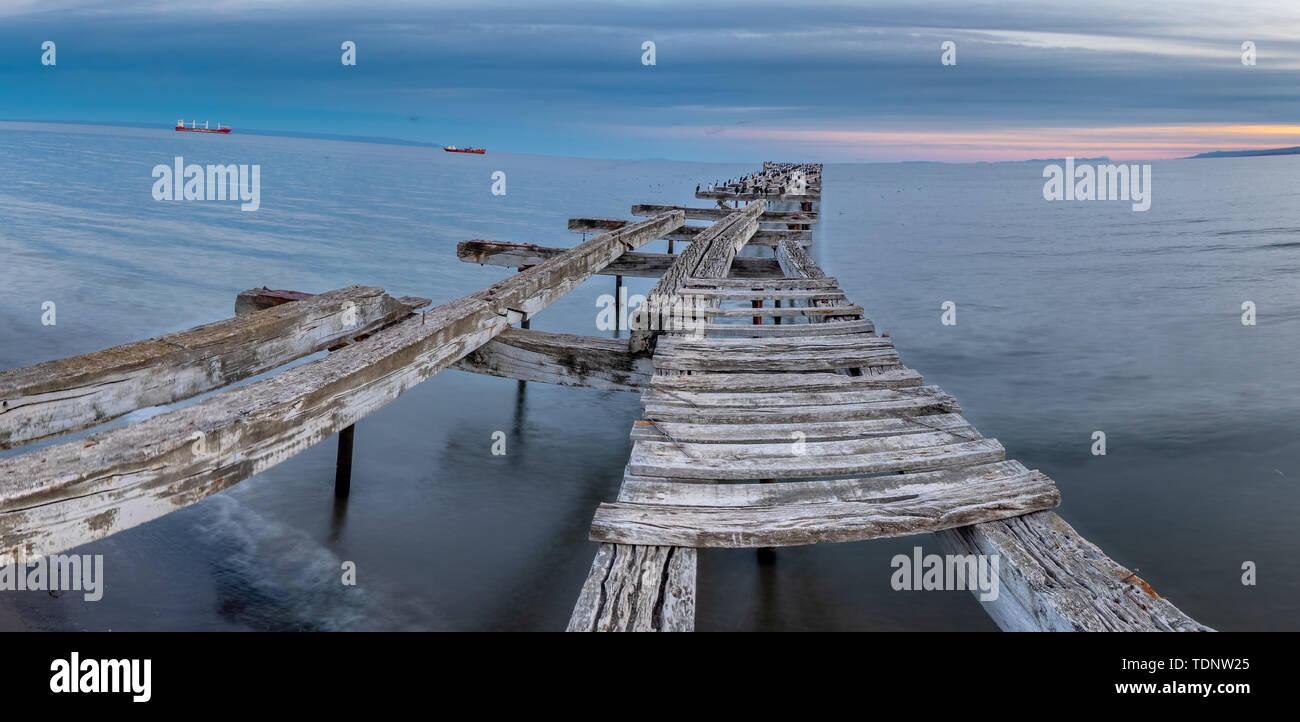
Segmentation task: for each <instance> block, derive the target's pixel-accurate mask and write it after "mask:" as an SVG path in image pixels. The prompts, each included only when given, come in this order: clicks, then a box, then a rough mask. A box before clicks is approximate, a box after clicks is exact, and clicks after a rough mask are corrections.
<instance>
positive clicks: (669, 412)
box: [645, 396, 960, 424]
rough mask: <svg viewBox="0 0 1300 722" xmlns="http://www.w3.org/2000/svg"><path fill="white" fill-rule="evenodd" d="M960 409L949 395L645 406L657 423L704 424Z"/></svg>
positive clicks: (871, 416)
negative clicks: (772, 404)
mask: <svg viewBox="0 0 1300 722" xmlns="http://www.w3.org/2000/svg"><path fill="white" fill-rule="evenodd" d="M958 411H960V409H958V408H957V404H956V402H953V401H950V399H945V398H933V397H924V396H922V397H917V398H912V399H898V400H886V401H874V402H870V403H860V404H829V405H825V406H790V407H785V408H756V409H736V408H730V407H725V406H724V407H702V408H698V409H697V408H693V407H690V406H681V405H677V404H672V405H669V404H655V405H651V406H646V407H645V417H646V418H647V419H649V420H651V421H654V422H656V423H658V422H662V421H678V422H689V421H692V420H694V421H698V422H700V423H704V424H778V423H798V422H807V423H815V422H819V421H835V420H837V419H840V420H844V421H852V420H864V419H883V418H888V417H902V416H912V417H920V416H927V415H931V414H949V413H956V412H958Z"/></svg>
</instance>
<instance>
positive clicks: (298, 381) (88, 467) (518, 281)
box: [0, 213, 685, 564]
mask: <svg viewBox="0 0 1300 722" xmlns="http://www.w3.org/2000/svg"><path fill="white" fill-rule="evenodd" d="M684 220H685V219H684V218H683V215H682V214H681V213H665V214H662V215H659V216H656V217H654V218H651V219H649V220H647V221H644V222H642V223H638V224H636V225H633V226H628V227H627V228H624V229H620V230H617V231H614V232H612V233H607V234H605V235H603V236H600V237H598V238H594V239H592V240H590V241H587V242H586V243H583V244H581V245H579V246H577V247H575V248H574V249H572V250H571V251H569V252H568V253H565V254H562V255H560V256H557V257H555V258H552V259H550V260H548V261H546V262H544V263H542V264H541V265H538V266H534V267H532V268H529V269H527V270H525V271H522V272H520V273H519V274H517V275H515V276H513V277H511V278H508V279H506V280H504V281H501V282H499V283H496V284H494V285H493V286H491V287H489V288H487V289H485V290H483V291H479V292H477V293H474V294H471V295H469V296H465V297H463V298H460V299H457V300H455V301H451V302H449V303H446V304H443V305H441V306H438V307H437V308H434V309H432V310H430V311H427V312H425V313H422V314H420V315H418V316H414V317H411V318H408V319H406V320H404V321H401V322H399V323H397V324H394V325H392V326H390V327H388V328H385V329H383V330H380V331H379V332H377V333H374V334H373V335H371V336H370V337H369V338H367V339H365V340H364V341H359V342H357V343H354V344H351V345H349V346H347V347H345V348H342V349H339V350H338V351H335V352H334V353H331V354H330V355H329V356H327V357H326V358H323V359H319V360H316V361H312V362H309V363H305V364H302V365H300V366H295V367H293V368H290V369H287V370H285V371H282V372H280V373H279V374H277V375H275V376H273V377H271V378H268V379H263V380H261V381H258V382H255V383H251V384H248V385H246V386H242V387H240V388H237V389H232V390H229V391H226V392H225V393H221V394H218V395H215V396H212V397H210V398H208V399H204V400H203V401H200V402H198V403H195V404H193V405H191V406H187V407H185V408H181V409H176V410H174V411H171V412H168V413H165V414H160V415H158V416H154V417H152V418H149V419H147V420H145V421H141V422H139V423H135V424H131V425H129V426H124V427H121V428H116V429H110V430H107V431H103V432H100V433H98V434H94V435H91V436H89V437H87V438H86V439H82V440H79V441H75V442H70V443H64V444H58V445H54V446H49V447H45V448H42V449H38V450H35V451H32V452H29V453H27V454H23V455H21V456H16V457H13V458H9V459H4V460H0V564H8V563H12V562H15V561H17V560H19V559H27V560H33V559H36V558H39V557H43V556H45V555H48V554H53V553H57V552H60V551H63V550H65V549H69V548H72V547H75V546H79V545H81V544H84V543H86V542H89V541H93V540H95V539H101V538H103V537H106V536H109V535H111V534H114V533H117V532H119V531H122V530H123V529H128V528H130V527H133V526H136V525H138V524H142V523H144V522H146V521H149V520H151V519H154V518H157V517H159V516H162V515H164V514H167V513H169V512H172V511H175V510H176V509H179V508H181V507H184V506H187V505H189V504H193V503H194V502H196V501H199V500H200V499H203V498H205V497H208V496H210V495H212V494H215V493H216V492H218V491H220V490H222V489H225V488H226V487H229V486H231V485H233V484H236V483H238V482H240V481H243V480H244V479H247V478H248V477H250V476H253V475H256V474H259V473H261V472H263V471H265V470H266V469H269V468H271V467H273V466H275V465H276V464H279V463H280V462H282V461H284V460H286V459H288V458H291V457H293V456H294V455H296V454H298V453H299V452H301V451H303V450H305V449H307V448H309V447H311V446H312V445H314V444H316V443H318V442H320V441H321V440H323V439H325V438H327V437H328V436H330V435H332V434H334V433H336V432H338V431H340V430H342V429H344V428H346V427H348V426H351V425H353V424H355V423H356V422H357V421H359V420H361V419H362V418H364V417H365V416H367V415H369V414H371V413H373V412H375V411H377V410H378V409H380V408H382V407H383V406H385V405H387V404H388V403H389V402H391V401H393V400H394V399H396V398H397V397H398V396H400V395H401V394H403V393H404V392H406V391H407V390H408V389H410V388H412V387H413V386H415V385H416V384H418V383H420V382H422V381H424V380H425V379H427V378H429V377H430V376H432V375H434V374H435V373H437V372H438V371H441V370H442V369H445V368H447V367H448V366H450V365H451V364H452V363H454V362H455V361H457V360H458V359H460V358H462V357H464V356H465V355H466V354H468V353H470V352H471V351H473V350H474V349H476V348H478V347H480V346H482V345H483V344H485V343H487V342H488V341H490V340H491V339H492V338H493V337H495V336H497V335H499V334H501V333H502V332H503V331H505V330H506V329H507V328H508V327H509V326H511V325H512V324H515V323H518V322H520V321H522V320H524V319H526V318H528V317H529V316H531V315H533V314H535V313H537V312H538V311H540V310H542V309H543V308H545V307H546V306H547V305H548V304H550V303H551V302H553V301H555V300H556V299H557V298H559V297H561V296H563V295H564V294H565V293H568V292H569V291H571V290H572V289H573V288H574V287H576V286H577V285H578V284H580V283H582V282H583V281H585V280H586V279H587V278H590V277H591V275H592V274H594V273H596V272H597V271H599V270H600V269H602V268H604V267H605V266H607V265H608V264H609V263H610V262H611V261H612V260H614V259H615V258H618V257H619V256H620V255H622V254H623V253H625V252H627V251H629V250H632V249H635V248H638V247H640V246H641V245H643V244H645V243H648V242H650V241H652V240H654V239H656V238H658V237H660V235H661V234H663V233H665V232H667V231H669V230H671V229H672V228H675V227H677V226H680V225H681V224H682V223H683V222H684ZM292 305H295V304H288V306H292Z"/></svg>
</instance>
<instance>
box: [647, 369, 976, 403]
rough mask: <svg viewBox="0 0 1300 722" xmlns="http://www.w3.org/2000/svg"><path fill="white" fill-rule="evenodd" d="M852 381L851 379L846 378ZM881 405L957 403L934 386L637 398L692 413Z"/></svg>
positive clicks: (660, 392) (661, 393) (652, 393)
mask: <svg viewBox="0 0 1300 722" xmlns="http://www.w3.org/2000/svg"><path fill="white" fill-rule="evenodd" d="M850 378H853V377H850ZM883 401H918V402H919V403H922V404H925V405H926V406H927V407H928V406H930V405H933V406H935V407H943V408H950V409H955V408H957V400H956V399H954V398H953V397H951V396H949V395H948V394H946V393H944V391H943V389H941V388H939V387H938V386H918V387H915V388H902V389H896V388H894V389H866V388H863V389H835V390H833V391H781V392H774V393H763V394H756V393H752V392H726V391H707V392H696V391H675V390H670V389H654V388H652V389H650V390H648V391H646V392H645V393H644V394H642V395H641V405H642V406H685V407H689V408H692V409H709V408H728V409H771V410H778V409H787V408H790V407H794V406H835V405H842V404H870V403H876V402H883Z"/></svg>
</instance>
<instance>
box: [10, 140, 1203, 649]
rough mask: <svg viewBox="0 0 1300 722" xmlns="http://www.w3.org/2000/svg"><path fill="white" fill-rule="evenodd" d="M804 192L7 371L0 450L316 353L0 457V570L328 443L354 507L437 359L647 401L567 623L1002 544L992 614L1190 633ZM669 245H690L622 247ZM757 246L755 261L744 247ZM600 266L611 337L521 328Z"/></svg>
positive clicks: (648, 615) (270, 306)
mask: <svg viewBox="0 0 1300 722" xmlns="http://www.w3.org/2000/svg"><path fill="white" fill-rule="evenodd" d="M820 193H821V166H819V165H811V164H784V163H765V164H764V166H763V168H762V169H761V170H760V171H758V172H756V173H754V174H751V175H750V176H746V177H745V178H742V179H738V180H729V181H728V182H727V183H725V184H724V183H721V182H715V183H712V184H709V185H708V186H707V187H701V188H700V189H697V192H696V197H697V198H703V199H708V200H713V201H716V203H717V207H713V208H707V207H706V208H693V207H678V206H662V205H637V206H634V207H632V208H631V209H630V215H632V216H633V217H634V218H635V217H641V218H643V220H625V219H600V218H574V219H572V220H570V222H569V230H571V231H573V232H579V233H584V234H588V233H596V234H599V235H597V236H596V237H594V238H591V239H590V240H584V241H583V242H582V243H580V244H579V245H577V246H575V247H573V248H567V249H566V248H552V247H545V246H538V245H534V244H528V243H518V242H498V241H485V240H474V241H465V242H463V243H461V244H460V246H459V248H458V249H457V255H458V256H459V258H460V259H461V260H462V261H467V262H474V263H481V264H487V265H496V266H505V267H511V268H516V269H518V270H519V272H518V273H517V274H516V275H514V276H512V277H510V278H507V279H505V280H503V281H500V282H498V283H496V284H494V285H492V286H490V287H488V288H486V289H484V290H483V291H479V292H477V293H474V294H470V295H469V296H465V297H463V298H460V299H456V300H453V301H450V302H448V303H444V304H442V305H440V306H436V307H434V308H430V309H428V310H424V311H421V310H420V309H423V308H425V307H427V306H429V305H430V302H429V301H428V300H427V299H421V298H414V297H401V298H394V297H392V296H390V295H388V294H386V293H385V292H384V291H383V290H382V289H378V288H372V287H364V286H352V287H348V288H344V289H339V290H335V291H330V292H328V293H322V294H319V295H312V294H308V293H300V292H293V291H273V290H270V289H265V288H263V289H253V290H250V291H245V292H243V293H241V294H239V295H238V297H237V299H236V307H235V310H236V315H235V316H234V317H233V318H229V319H226V320H224V321H218V322H216V323H212V324H208V325H205V326H200V327H197V328H194V329H190V330H188V331H182V332H179V333H174V334H168V335H166V336H161V337H159V338H156V339H151V340H148V341H142V342H138V343H134V344H128V345H126V346H120V347H116V348H112V349H107V350H105V351H100V352H96V353H92V354H88V355H85V356H78V357H74V358H69V359H62V360H58V361H51V362H47V363H43V364H38V365H36V366H31V367H26V368H20V369H13V370H9V371H4V372H0V448H9V447H13V446H19V445H23V444H27V443H31V442H34V441H39V440H44V439H50V438H52V437H56V436H59V435H63V434H68V433H71V432H76V431H81V430H85V429H89V428H91V427H93V426H96V425H99V424H102V423H105V422H107V421H110V420H112V419H114V418H117V417H120V416H122V415H124V414H126V413H129V412H131V411H133V410H136V409H140V408H145V407H149V406H156V405H161V404H172V403H176V402H180V401H184V400H186V399H190V398H192V397H195V396H198V395H200V394H205V393H209V392H212V391H216V390H219V389H222V388H223V387H226V386H229V385H231V384H234V383H236V382H240V381H244V380H247V379H249V378H251V377H253V376H256V375H259V374H263V373H265V372H267V371H271V370H274V369H276V368H278V367H280V366H283V365H285V364H288V363H289V362H291V361H294V360H297V359H301V358H303V357H305V356H308V355H311V354H314V353H317V352H320V351H325V350H328V351H330V353H329V354H328V356H325V357H323V358H320V359H317V360H314V361H311V362H308V363H304V364H300V365H297V366H294V367H292V368H289V369H286V370H282V371H280V372H279V373H276V374H274V375H272V376H269V377H267V378H264V379H261V380H258V381H255V382H252V383H247V384H245V385H243V386H239V387H237V388H232V389H227V390H224V391H221V392H220V393H216V394H214V395H211V396H209V397H208V398H205V399H202V400H200V401H197V402H194V403H190V404H189V405H186V406H182V407H180V408H176V409H174V410H171V411H168V412H166V413H162V414H158V415H156V416H153V417H151V418H149V419H146V420H144V421H140V422H136V423H133V424H129V425H125V426H120V427H117V428H111V429H108V430H104V431H99V432H97V433H93V434H91V435H89V436H87V437H85V438H81V439H77V440H75V441H68V442H64V443H58V444H52V445H49V446H44V447H42V448H38V449H36V450H33V451H29V452H27V453H25V454H21V455H18V456H14V457H11V458H6V459H3V460H0V564H6V563H11V562H15V561H21V560H29V561H30V560H33V559H36V558H39V557H42V556H45V555H49V554H54V553H58V552H62V551H65V550H68V549H71V548H73V547H76V546H78V545H81V544H84V543H87V542H90V541H93V540H96V539H100V538H103V537H106V536H109V535H111V534H114V533H116V532H118V531H121V530H123V529H127V528H130V527H133V526H136V525H138V524H142V523H145V522H147V521H150V520H152V519H154V518H157V517H159V516H162V515H164V514H167V513H169V512H171V511H175V510H176V509H179V508H182V507H184V506H187V505H189V504H193V503H195V502H197V501H199V500H201V499H203V498H205V497H207V496H210V495H212V494H214V493H217V492H218V491H220V490H222V489H224V488H227V487H229V486H231V485H233V484H235V483H238V482H239V481H242V480H244V479H246V478H248V477H250V476H253V475H255V474H258V473H260V472H262V471H264V470H266V469H268V468H270V467H271V466H274V465H276V464H278V463H280V462H282V461H284V460H286V459H289V458H291V457H292V456H294V455H295V454H297V453H299V452H301V451H303V450H304V449H306V448H308V447H310V446H312V445H314V444H317V443H319V442H321V441H323V440H325V439H327V438H328V437H330V436H332V435H335V434H338V435H339V441H340V445H339V457H338V458H339V464H338V473H337V475H336V480H335V483H336V494H338V495H339V496H341V497H345V496H346V495H347V490H348V487H349V484H350V464H351V457H352V452H353V449H352V444H351V434H352V429H353V428H354V425H355V424H357V423H358V422H360V421H362V420H363V419H364V418H365V417H366V416H367V415H369V414H371V413H373V412H374V411H376V410H378V409H379V408H381V407H383V406H384V405H386V404H387V403H389V402H390V401H392V400H394V399H396V398H397V397H398V396H399V395H401V394H402V393H404V392H405V391H406V390H408V389H410V388H411V387H413V386H414V385H416V384H418V383H420V382H421V381H424V380H425V379H427V378H429V377H430V376H432V375H433V374H435V373H437V372H439V371H441V370H444V369H446V368H448V367H455V368H457V369H460V370H464V371H470V372H475V373H485V374H492V375H496V376H503V377H507V378H514V379H519V380H523V381H539V382H546V383H554V384H561V385H569V386H583V387H589V388H599V389H609V390H619V391H629V392H636V393H640V394H641V406H642V418H641V419H639V420H633V419H628V421H629V422H632V423H631V439H632V452H631V455H630V457H629V459H628V465H627V468H626V470H625V474H624V477H623V482H622V486H621V488H620V490H619V493H618V495H617V497H616V498H614V499H611V500H610V501H608V502H606V503H603V504H601V505H600V506H599V507H598V508H597V509H596V510H595V513H594V518H593V521H592V525H591V532H590V538H591V539H592V541H595V542H600V544H599V546H598V548H597V551H596V556H595V560H594V562H593V564H592V566H591V571H590V574H589V576H588V578H587V580H586V583H585V584H584V585H583V586H582V588H581V589H580V590H574V591H575V592H576V593H577V595H578V599H577V603H576V605H575V607H574V610H573V614H572V617H571V619H570V622H569V625H568V628H569V629H570V630H572V631H605V630H611V631H612V630H628V631H687V630H691V629H693V628H694V621H695V605H696V593H695V590H696V577H697V574H698V568H697V567H698V564H697V552H696V550H697V549H699V548H705V547H725V548H738V547H753V548H759V549H771V548H776V547H781V546H790V545H803V544H815V543H830V542H841V541H858V540H867V539H873V538H879V537H892V536H900V535H907V534H920V533H934V534H935V535H936V536H937V539H938V541H939V543H940V545H941V546H942V547H943V548H944V549H945V550H947V551H949V552H950V553H954V554H962V555H970V554H984V555H993V554H996V555H998V556H999V557H1000V559H1001V564H1000V569H999V583H1000V586H1001V590H1002V592H1001V594H1000V595H999V597H998V599H997V600H996V601H992V602H984V603H983V605H984V607H985V609H986V611H987V612H988V613H989V614H990V616H991V617H992V618H993V620H994V621H995V622H996V623H997V624H998V626H999V627H1001V628H1002V629H1004V630H1097V631H1101V630H1134V631H1137V630H1164V631H1202V630H1204V631H1208V628H1207V627H1205V626H1203V625H1201V624H1199V623H1197V622H1196V621H1194V620H1192V619H1190V618H1189V617H1187V616H1186V615H1185V614H1183V613H1182V612H1181V611H1179V610H1178V609H1177V608H1176V607H1174V606H1173V605H1172V604H1171V603H1169V602H1168V601H1167V600H1164V599H1162V598H1160V597H1159V596H1158V595H1157V594H1156V593H1155V592H1154V591H1153V590H1152V589H1151V588H1150V586H1148V585H1147V584H1146V583H1145V582H1143V581H1142V580H1141V579H1140V578H1139V577H1137V576H1136V574H1134V573H1133V571H1132V570H1130V569H1128V568H1125V567H1124V566H1122V565H1120V564H1118V563H1117V562H1115V561H1113V560H1111V559H1110V558H1108V557H1107V556H1106V555H1105V554H1104V553H1102V552H1101V550H1100V549H1098V548H1097V547H1096V546H1094V545H1092V544H1091V543H1089V542H1088V541H1086V540H1084V539H1083V538H1082V537H1080V536H1079V535H1078V534H1077V533H1076V532H1075V531H1074V530H1073V529H1072V528H1071V527H1070V526H1069V525H1068V524H1066V523H1065V522H1064V521H1063V520H1062V519H1061V518H1060V517H1059V516H1057V515H1056V514H1055V513H1054V512H1052V511H1051V509H1053V508H1054V507H1055V506H1056V505H1057V504H1058V503H1059V499H1060V496H1059V493H1058V491H1057V489H1056V486H1055V484H1054V483H1053V482H1052V481H1051V479H1049V478H1048V477H1047V476H1046V475H1044V474H1042V473H1041V472H1039V471H1035V470H1031V469H1029V468H1027V467H1025V466H1024V465H1023V464H1021V463H1020V462H1018V461H1015V460H1008V459H1007V458H1006V454H1005V451H1004V449H1003V447H1002V445H1001V444H1000V443H998V441H997V440H996V439H992V438H988V437H985V436H983V435H982V434H981V433H980V432H979V431H978V430H976V429H975V428H974V427H973V426H971V425H970V423H969V422H967V421H966V420H965V419H964V418H963V417H962V415H961V410H960V408H959V406H958V405H957V402H956V400H955V399H953V398H952V397H950V396H948V395H947V394H945V393H944V392H943V391H942V390H941V389H939V388H938V387H937V386H932V385H926V384H925V383H924V382H923V380H922V377H921V375H920V374H919V373H917V372H916V371H915V370H913V369H910V368H908V367H907V366H905V365H904V364H903V363H902V360H901V358H900V356H899V353H898V351H897V350H896V349H895V348H894V345H893V342H892V340H891V339H889V338H888V337H885V336H881V335H879V334H877V332H876V329H875V327H874V325H873V324H872V322H871V320H870V319H869V318H868V317H867V316H866V314H865V311H864V309H863V308H862V307H861V306H859V305H856V304H854V302H853V301H852V299H850V298H849V297H848V295H847V294H846V293H845V292H844V291H843V289H842V288H841V287H840V286H839V283H838V282H837V281H836V279H834V278H829V277H827V276H826V275H825V273H823V272H822V270H821V269H820V268H819V267H818V266H817V264H816V263H815V262H814V260H813V259H812V257H811V256H810V255H809V253H808V252H807V250H806V247H807V246H808V245H809V244H810V243H811V242H812V238H813V236H814V234H813V233H812V231H811V226H812V225H813V224H815V223H816V222H817V211H816V209H815V206H816V205H817V204H818V202H819V201H820V197H821V196H820ZM728 202H730V203H731V207H727V204H728ZM742 204H743V205H742ZM769 204H771V205H788V206H791V208H790V209H788V210H787V209H775V208H769ZM692 220H694V221H706V222H708V224H709V225H705V226H693V225H688V224H687V221H692ZM659 239H666V240H668V241H669V243H670V248H672V245H671V244H674V243H677V244H684V250H681V251H680V252H679V253H672V252H670V253H667V254H663V253H643V252H639V251H638V249H640V248H641V247H643V246H645V245H646V244H648V243H650V242H652V241H655V240H659ZM747 245H750V246H759V247H762V248H764V249H770V250H764V251H763V253H764V254H767V255H763V256H759V257H752V256H739V255H738V252H739V251H740V249H742V248H743V247H745V246H747ZM596 274H607V275H615V276H617V277H619V278H620V281H619V282H620V283H621V277H622V276H625V275H626V276H640V277H649V278H657V279H658V281H657V283H656V285H655V287H654V290H653V291H652V292H651V294H650V296H649V299H648V300H647V302H646V303H645V304H644V306H642V307H641V308H640V309H639V312H638V318H639V319H640V320H641V321H642V322H643V323H641V324H640V325H639V327H638V328H636V329H635V330H633V331H632V333H631V335H630V338H629V339H602V338H594V337H589V336H580V335H573V334H558V333H549V332H545V331H539V330H532V329H530V328H528V321H529V320H530V319H531V318H532V317H533V316H534V315H536V314H537V313H539V312H540V311H542V310H543V309H544V308H545V307H546V306H547V305H549V304H550V303H551V302H553V301H554V300H556V299H557V298H559V297H561V296H563V295H564V294H566V293H568V292H569V291H571V290H572V289H573V288H575V287H577V286H578V285H579V284H581V283H582V282H584V281H586V280H587V279H589V278H590V277H591V276H593V275H596ZM883 573H885V572H884V571H882V574H883Z"/></svg>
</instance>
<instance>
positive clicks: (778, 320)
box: [772, 298, 781, 326]
mask: <svg viewBox="0 0 1300 722" xmlns="http://www.w3.org/2000/svg"><path fill="white" fill-rule="evenodd" d="M776 307H777V308H780V307H781V299H779V298H778V299H776ZM772 323H775V324H776V325H778V326H780V325H781V317H780V316H773V317H772Z"/></svg>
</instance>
